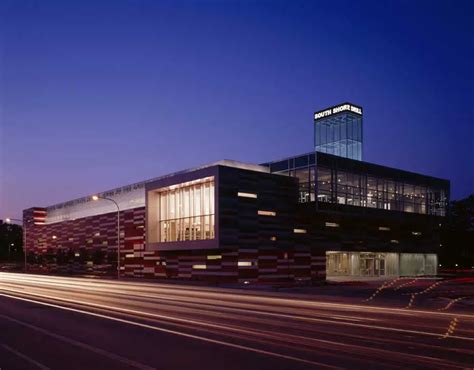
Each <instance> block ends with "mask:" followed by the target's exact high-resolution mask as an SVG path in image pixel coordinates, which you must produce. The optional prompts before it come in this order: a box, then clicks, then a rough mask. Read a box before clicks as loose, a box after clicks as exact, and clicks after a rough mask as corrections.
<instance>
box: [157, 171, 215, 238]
mask: <svg viewBox="0 0 474 370" xmlns="http://www.w3.org/2000/svg"><path fill="white" fill-rule="evenodd" d="M158 192H159V224H160V227H159V241H160V242H175V241H186V240H203V239H214V177H206V178H203V179H199V180H194V181H189V182H186V183H182V184H178V185H173V186H169V187H167V188H163V189H159V190H158Z"/></svg>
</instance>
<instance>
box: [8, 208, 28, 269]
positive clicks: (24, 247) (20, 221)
mask: <svg viewBox="0 0 474 370" xmlns="http://www.w3.org/2000/svg"><path fill="white" fill-rule="evenodd" d="M5 221H6V222H7V224H10V223H12V222H13V221H15V222H19V223H21V224H23V255H24V257H25V262H24V263H25V266H24V269H25V272H26V271H27V270H28V267H27V266H28V265H27V263H26V222H23V220H20V219H19V218H10V217H7V218H6V219H5ZM8 259H10V248H8Z"/></svg>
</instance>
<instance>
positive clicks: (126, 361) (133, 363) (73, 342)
mask: <svg viewBox="0 0 474 370" xmlns="http://www.w3.org/2000/svg"><path fill="white" fill-rule="evenodd" d="M31 302H34V301H31ZM0 317H1V318H3V319H5V320H9V321H11V322H14V323H16V324H18V325H22V326H24V327H27V328H29V329H32V330H35V331H37V332H40V333H41V334H44V335H47V336H49V337H52V338H55V339H58V340H60V341H63V342H65V343H68V344H71V345H73V346H76V347H79V348H83V349H87V350H89V351H91V352H94V353H97V354H99V355H102V356H105V357H108V358H110V359H112V360H115V361H118V362H122V363H124V364H126V365H129V366H132V367H134V368H137V369H143V370H153V369H154V368H153V367H150V366H147V365H144V364H141V363H139V362H136V361H133V360H130V359H128V358H125V357H122V356H119V355H116V354H114V353H111V352H108V351H105V350H103V349H100V348H97V347H93V346H90V345H88V344H85V343H82V342H78V341H77V340H74V339H71V338H67V337H64V336H62V335H59V334H56V333H53V332H50V331H48V330H46V329H43V328H40V327H38V326H35V325H32V324H28V323H26V322H23V321H20V320H17V319H14V318H13V317H10V316H6V315H2V314H0ZM46 369H47V368H46Z"/></svg>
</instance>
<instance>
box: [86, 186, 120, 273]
mask: <svg viewBox="0 0 474 370" xmlns="http://www.w3.org/2000/svg"><path fill="white" fill-rule="evenodd" d="M99 199H103V200H108V201H109V202H112V203H113V204H115V207H117V280H118V279H120V208H119V205H118V204H117V202H116V201H115V200H113V199H111V198H107V197H102V196H100V195H93V196H92V200H93V201H98V200H99Z"/></svg>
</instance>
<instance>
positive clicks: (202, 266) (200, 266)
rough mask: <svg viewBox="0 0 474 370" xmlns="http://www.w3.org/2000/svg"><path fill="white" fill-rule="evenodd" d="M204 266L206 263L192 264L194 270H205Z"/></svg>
mask: <svg viewBox="0 0 474 370" xmlns="http://www.w3.org/2000/svg"><path fill="white" fill-rule="evenodd" d="M206 268H207V266H206V265H193V269H194V270H205V269H206Z"/></svg>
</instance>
